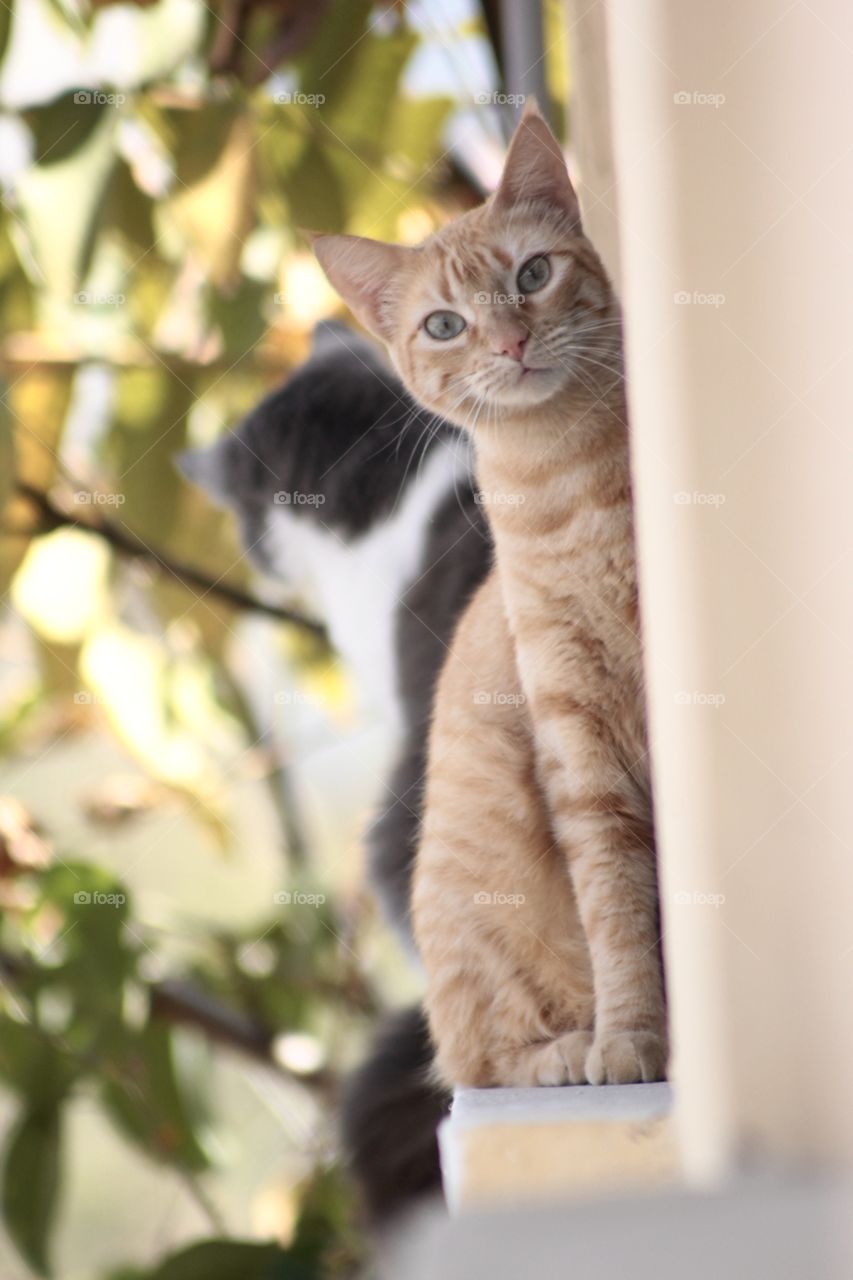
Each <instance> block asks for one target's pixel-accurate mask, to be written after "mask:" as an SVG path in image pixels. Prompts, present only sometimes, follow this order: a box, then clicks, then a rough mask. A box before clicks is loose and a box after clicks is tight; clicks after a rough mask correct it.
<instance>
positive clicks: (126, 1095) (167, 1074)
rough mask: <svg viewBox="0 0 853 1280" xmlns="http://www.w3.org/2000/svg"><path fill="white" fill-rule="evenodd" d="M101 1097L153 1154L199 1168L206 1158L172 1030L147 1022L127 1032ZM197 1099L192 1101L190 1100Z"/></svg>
mask: <svg viewBox="0 0 853 1280" xmlns="http://www.w3.org/2000/svg"><path fill="white" fill-rule="evenodd" d="M112 1074H113V1078H112V1079H110V1080H107V1081H106V1083H105V1084H104V1086H103V1089H102V1091H101V1099H102V1102H103V1104H104V1107H105V1108H106V1110H107V1112H108V1113H109V1115H110V1118H111V1119H112V1120H113V1122H114V1123H115V1124H116V1125H117V1126H118V1128H119V1129H120V1130H121V1131H122V1132H123V1133H124V1134H125V1135H126V1136H127V1137H129V1138H130V1139H131V1140H132V1141H134V1142H136V1143H138V1144H139V1145H140V1146H142V1147H143V1148H144V1149H145V1151H146V1152H147V1153H148V1154H149V1155H151V1156H153V1157H154V1158H155V1159H160V1160H165V1161H167V1162H168V1163H169V1164H175V1165H178V1166H180V1167H181V1168H184V1169H189V1170H192V1171H193V1172H200V1171H201V1170H203V1169H206V1168H207V1167H208V1164H209V1160H208V1157H207V1153H206V1152H205V1150H204V1148H203V1147H202V1145H201V1143H200V1141H199V1139H198V1137H197V1136H196V1133H195V1127H194V1124H195V1119H196V1114H197V1111H198V1107H197V1103H198V1099H197V1098H196V1099H193V1100H192V1101H191V1100H190V1097H189V1093H188V1090H187V1088H186V1085H185V1083H184V1080H183V1079H182V1077H181V1075H180V1073H179V1071H178V1068H177V1066H176V1063H175V1055H174V1043H173V1033H172V1031H171V1030H170V1029H169V1028H168V1027H166V1026H164V1025H163V1024H161V1023H149V1024H148V1026H147V1027H146V1028H145V1029H144V1030H143V1031H142V1032H141V1034H139V1035H137V1036H131V1037H128V1040H127V1045H126V1049H125V1052H124V1054H123V1055H122V1056H121V1059H120V1060H119V1061H118V1062H116V1063H115V1064H114V1070H113V1072H112ZM194 1104H196V1105H194Z"/></svg>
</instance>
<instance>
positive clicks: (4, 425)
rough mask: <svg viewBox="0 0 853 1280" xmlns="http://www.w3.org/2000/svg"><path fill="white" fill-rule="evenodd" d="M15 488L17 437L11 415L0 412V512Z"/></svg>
mask: <svg viewBox="0 0 853 1280" xmlns="http://www.w3.org/2000/svg"><path fill="white" fill-rule="evenodd" d="M14 486H15V437H14V434H13V432H12V424H11V422H10V421H9V415H8V414H7V413H6V412H5V411H0V510H2V509H3V507H5V505H6V502H7V501H8V498H9V495H10V494H11V492H12V490H13V488H14Z"/></svg>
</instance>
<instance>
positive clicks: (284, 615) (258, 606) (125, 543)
mask: <svg viewBox="0 0 853 1280" xmlns="http://www.w3.org/2000/svg"><path fill="white" fill-rule="evenodd" d="M16 488H17V491H18V493H19V494H20V495H21V497H23V498H26V499H27V501H28V502H31V503H32V505H33V506H34V507H35V508H36V510H37V511H38V513H39V517H40V521H41V525H42V529H43V530H50V529H58V528H61V527H64V526H72V527H74V528H78V529H85V530H86V532H87V533H96V534H97V535H98V536H99V537H101V538H103V539H104V540H105V541H106V542H108V543H109V544H110V546H112V547H114V548H115V549H116V551H118V552H120V553H121V554H122V555H124V556H128V557H129V558H130V559H133V560H145V561H146V562H147V563H148V564H151V565H153V566H154V567H155V568H157V569H159V570H160V571H161V572H162V573H166V574H168V575H169V576H170V577H172V578H174V579H175V580H176V581H177V582H181V583H183V585H184V586H185V587H190V588H199V589H200V590H201V591H203V592H204V594H205V595H208V594H209V595H214V596H218V597H219V599H220V600H226V601H227V602H228V603H229V604H232V605H234V606H235V608H237V609H251V610H253V611H254V612H256V613H265V614H266V615H267V616H268V617H270V618H276V619H277V620H278V621H279V622H288V623H290V625H291V626H294V627H301V628H302V629H303V630H305V631H309V632H310V633H311V634H312V635H315V636H317V637H318V638H319V639H323V640H325V639H326V638H327V635H326V628H325V627H324V626H323V624H322V623H321V622H316V621H315V620H314V619H313V618H308V617H306V616H305V615H304V614H302V613H299V612H298V611H297V610H295V609H288V608H286V607H285V606H283V605H276V604H267V603H266V602H265V601H263V600H258V599H256V597H255V596H253V595H250V594H249V592H248V591H244V590H242V588H240V587H235V586H232V585H231V584H230V583H227V582H221V581H220V582H217V581H216V580H215V579H213V578H211V577H209V576H208V575H207V574H206V573H203V572H202V570H201V569H196V568H195V567H194V566H193V565H188V564H184V563H183V562H181V561H179V560H173V559H172V558H171V557H170V556H167V555H165V554H163V553H161V552H160V551H155V550H153V549H152V548H151V547H149V546H147V545H146V544H145V543H144V542H143V541H142V539H141V538H138V537H137V536H136V535H135V534H133V533H131V532H130V531H129V530H127V529H124V528H122V527H120V526H119V525H117V524H116V523H115V522H114V521H112V520H108V519H106V518H105V517H103V516H97V517H96V518H94V519H92V518H87V519H85V520H82V519H81V518H80V516H79V515H78V514H76V513H74V514H72V513H71V512H70V511H67V510H66V509H65V508H64V507H62V506H61V505H60V504H59V503H58V502H57V501H56V500H55V499H54V498H53V497H51V495H50V494H48V493H45V492H44V491H43V490H42V489H38V488H36V487H35V486H34V485H31V484H27V483H25V482H24V481H18V483H17V485H16ZM15 532H21V533H23V532H25V531H24V530H20V531H18V530H15Z"/></svg>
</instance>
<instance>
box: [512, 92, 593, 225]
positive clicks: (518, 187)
mask: <svg viewBox="0 0 853 1280" xmlns="http://www.w3.org/2000/svg"><path fill="white" fill-rule="evenodd" d="M521 200H524V201H527V200H542V201H543V202H546V203H548V204H553V205H557V206H559V208H561V209H562V210H564V211H565V212H566V213H567V214H568V215H569V217H570V218H571V220H572V222H573V223H574V224H575V225H576V227H577V230H578V232H580V230H581V211H580V204H579V203H578V197H577V194H576V193H575V189H574V187H573V186H572V183H571V179H570V178H569V173H568V170H567V169H566V162H565V160H564V158H563V153H562V151H561V150H560V144H559V142H558V141H557V139H556V138H555V137H554V135H553V133H552V132H551V130H550V129H549V128H548V125H547V123H546V122H545V119H544V117H543V116H542V115H540V113H539V108H538V107H537V105H536V102H535V100H534V99H533V98H529V99H528V101H527V105H526V106H525V108H524V113H523V115H522V117H521V119H520V120H519V122H518V124H517V126H516V129H515V133H514V134H513V135H512V140H511V142H510V144H509V151H508V152H507V157H506V161H505V162H504V171H503V174H502V176H501V180H500V184H499V185H498V189H497V191H496V192H495V195H494V203H495V206H496V207H503V208H509V207H511V206H512V205H514V204H517V203H518V202H519V201H521Z"/></svg>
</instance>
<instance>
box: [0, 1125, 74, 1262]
mask: <svg viewBox="0 0 853 1280" xmlns="http://www.w3.org/2000/svg"><path fill="white" fill-rule="evenodd" d="M60 1137H61V1126H60V1113H59V1107H58V1106H56V1107H50V1108H46V1109H43V1110H39V1111H27V1112H25V1113H24V1115H23V1117H22V1118H21V1119H20V1120H19V1121H18V1124H17V1125H16V1126H15V1128H14V1130H13V1131H12V1135H11V1138H10V1140H9V1144H8V1146H7V1148H6V1161H5V1166H4V1169H3V1218H4V1221H5V1223H6V1229H7V1231H8V1232H9V1235H10V1236H11V1238H12V1240H13V1241H14V1242H15V1244H16V1246H17V1247H18V1249H19V1250H20V1252H21V1255H22V1256H23V1257H24V1258H25V1259H26V1261H27V1262H28V1263H29V1265H30V1266H31V1267H32V1269H33V1270H34V1271H35V1272H37V1274H38V1275H40V1276H49V1275H50V1274H51V1268H50V1264H49V1262H48V1248H49V1241H50V1232H51V1228H52V1225H53V1219H54V1215H55V1212H56V1204H57V1193H58V1191H59V1173H60V1168H59V1157H60Z"/></svg>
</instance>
